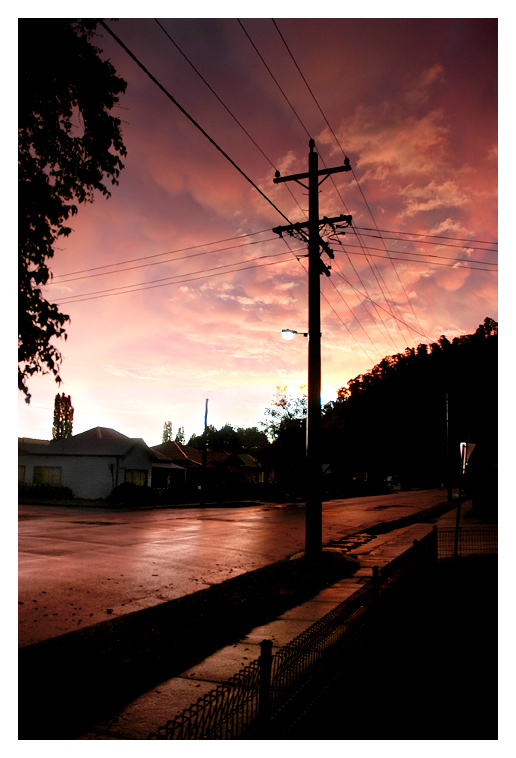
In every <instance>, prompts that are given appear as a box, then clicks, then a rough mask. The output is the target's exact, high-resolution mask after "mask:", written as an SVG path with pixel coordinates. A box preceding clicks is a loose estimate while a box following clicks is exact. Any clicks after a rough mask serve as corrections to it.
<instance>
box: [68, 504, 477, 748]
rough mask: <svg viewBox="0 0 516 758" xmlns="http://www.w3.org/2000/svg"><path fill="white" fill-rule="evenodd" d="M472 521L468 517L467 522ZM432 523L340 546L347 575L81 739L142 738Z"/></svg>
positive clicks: (306, 623)
mask: <svg viewBox="0 0 516 758" xmlns="http://www.w3.org/2000/svg"><path fill="white" fill-rule="evenodd" d="M470 511H471V504H470V503H467V504H465V505H464V506H463V507H462V511H461V519H462V518H464V517H467V516H468V514H469V513H470ZM455 519H456V510H455V509H454V510H452V511H450V512H449V513H448V514H446V515H445V516H442V517H441V518H440V519H438V521H437V523H438V525H439V526H455ZM474 523H475V521H474V520H472V519H471V518H468V525H469V524H474ZM432 526H433V524H414V525H412V526H408V527H405V528H402V529H396V530H394V531H392V532H389V533H386V534H383V535H379V536H377V537H374V538H372V539H367V535H364V539H363V541H362V542H361V543H360V542H359V541H357V542H359V544H355V546H353V545H349V546H348V547H346V545H345V543H344V542H343V547H342V549H343V550H345V552H346V554H348V555H352V556H354V557H355V558H356V559H357V560H358V561H359V565H360V568H359V569H358V570H357V572H356V573H355V574H354V575H353V576H352V577H350V578H347V579H342V580H341V581H339V582H337V583H336V584H334V585H332V586H331V587H328V588H326V589H324V590H322V591H321V592H319V594H318V595H316V596H315V597H314V598H312V599H311V600H310V601H308V602H306V603H303V605H300V606H298V607H296V608H292V609H290V610H289V611H287V612H286V613H284V614H282V615H281V616H280V617H279V618H277V619H275V620H274V621H271V622H269V623H268V624H265V625H263V626H259V627H256V628H255V629H252V630H251V631H250V632H249V633H248V634H247V635H246V636H245V637H244V638H242V639H241V640H239V641H238V642H236V643H235V644H233V645H230V646H228V647H225V648H223V649H221V650H219V651H218V652H216V653H214V654H213V655H211V656H209V657H208V658H206V659H205V660H203V661H202V662H201V663H199V664H197V665H196V666H194V667H192V668H190V669H188V670H187V671H185V672H183V673H182V674H181V675H180V676H177V677H174V678H173V679H170V680H168V681H165V682H163V683H162V684H160V685H159V687H156V688H154V689H152V690H151V691H149V692H147V693H145V694H143V695H141V696H140V697H138V698H137V699H136V700H134V701H133V702H132V703H129V704H128V705H127V706H125V707H124V708H123V709H121V710H120V711H119V712H118V713H117V714H116V715H115V716H114V717H113V718H111V719H110V720H109V721H105V722H102V723H99V724H97V725H96V726H95V728H94V729H92V731H90V732H88V733H86V734H83V735H82V736H81V737H79V738H78V739H81V740H145V739H147V736H148V735H149V733H150V732H153V731H155V730H156V729H157V728H158V727H160V726H163V725H164V724H165V723H166V722H167V721H168V720H170V719H172V718H173V717H174V716H175V715H176V714H177V713H180V712H181V711H182V710H183V709H184V708H187V707H188V706H190V705H192V704H193V703H194V702H195V701H196V700H197V699H198V698H199V697H202V696H203V695H205V694H206V693H208V692H210V691H211V690H213V689H215V687H216V686H217V685H218V684H219V683H221V682H224V681H226V680H227V679H228V678H229V677H230V676H232V675H233V674H235V673H236V672H237V671H238V670H239V669H240V668H241V667H242V666H246V665H248V664H249V662H250V661H252V660H255V659H257V658H258V657H259V655H260V642H261V641H262V640H264V639H270V640H272V643H273V653H274V652H275V649H278V648H280V647H282V646H283V645H286V644H287V643H288V642H290V641H291V640H293V639H294V638H295V637H297V636H298V635H299V634H301V633H302V632H303V631H305V629H308V627H310V626H311V625H312V624H314V623H315V622H316V621H318V620H319V619H320V618H322V617H323V616H325V615H326V614H327V613H328V612H329V611H331V610H332V609H333V608H335V607H336V606H337V605H339V604H340V603H341V602H343V601H344V600H346V599H347V598H348V597H349V596H350V595H352V594H353V593H354V592H356V590H357V589H359V588H360V587H361V586H362V585H363V584H364V583H365V582H366V581H368V580H369V579H370V578H371V576H372V567H373V566H379V567H382V566H384V565H386V564H387V563H389V562H390V561H391V560H393V559H394V558H396V557H397V556H398V555H401V553H403V552H405V550H407V549H408V548H409V547H411V545H412V544H413V541H414V540H415V539H417V540H419V539H422V538H423V537H424V536H426V535H427V534H428V533H429V532H430V531H431V529H432Z"/></svg>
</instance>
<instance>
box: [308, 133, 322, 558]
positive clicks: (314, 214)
mask: <svg viewBox="0 0 516 758" xmlns="http://www.w3.org/2000/svg"><path fill="white" fill-rule="evenodd" d="M314 146H315V143H314V141H313V140H310V153H309V156H308V234H309V236H308V414H307V419H306V456H307V472H308V484H307V498H306V544H305V551H306V555H307V557H309V558H313V557H316V556H317V555H319V554H320V553H321V551H322V493H321V479H322V472H321V460H320V455H321V452H320V451H321V295H320V286H321V283H320V277H321V266H320V257H319V179H318V170H319V156H318V154H317V153H316V152H315V150H314Z"/></svg>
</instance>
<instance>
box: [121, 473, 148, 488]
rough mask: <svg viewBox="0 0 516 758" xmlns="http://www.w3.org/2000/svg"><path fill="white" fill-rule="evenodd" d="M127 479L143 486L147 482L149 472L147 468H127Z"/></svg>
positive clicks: (131, 482)
mask: <svg viewBox="0 0 516 758" xmlns="http://www.w3.org/2000/svg"><path fill="white" fill-rule="evenodd" d="M125 481H126V482H129V483H130V484H138V485H140V487H143V486H144V485H145V484H147V472H146V471H145V469H126V472H125Z"/></svg>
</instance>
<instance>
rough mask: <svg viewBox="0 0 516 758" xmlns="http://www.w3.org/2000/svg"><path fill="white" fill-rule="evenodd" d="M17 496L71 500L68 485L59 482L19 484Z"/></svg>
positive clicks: (70, 491) (30, 498)
mask: <svg viewBox="0 0 516 758" xmlns="http://www.w3.org/2000/svg"><path fill="white" fill-rule="evenodd" d="M18 498H19V499H22V498H24V499H28V500H73V492H72V490H71V489H70V488H69V487H62V486H61V485H60V484H20V485H19V486H18Z"/></svg>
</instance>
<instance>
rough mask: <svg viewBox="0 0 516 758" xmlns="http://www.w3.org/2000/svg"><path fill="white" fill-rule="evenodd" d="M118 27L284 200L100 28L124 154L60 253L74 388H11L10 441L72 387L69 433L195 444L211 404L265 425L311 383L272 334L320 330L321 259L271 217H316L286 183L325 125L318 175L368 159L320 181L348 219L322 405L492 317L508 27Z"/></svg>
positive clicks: (216, 420)
mask: <svg viewBox="0 0 516 758" xmlns="http://www.w3.org/2000/svg"><path fill="white" fill-rule="evenodd" d="M486 10H488V8H487V9H486ZM106 21H107V23H108V25H109V26H110V28H111V29H112V30H113V31H114V32H115V34H116V35H118V36H119V37H120V39H121V40H122V41H123V43H124V44H125V45H127V47H128V48H129V49H130V50H131V52H132V53H133V54H134V55H135V56H136V57H137V58H138V60H139V61H140V62H141V63H142V64H143V65H144V66H145V67H146V68H147V69H148V70H149V71H150V73H151V74H152V75H153V76H154V77H155V78H156V79H157V80H158V81H159V82H160V83H161V85H162V86H163V87H164V88H165V89H166V90H167V91H168V92H169V93H170V95H171V96H172V97H173V98H175V100H176V101H178V103H179V104H180V105H181V106H182V108H184V110H185V111H187V112H188V114H189V115H190V116H191V117H192V118H193V119H195V121H196V122H197V123H198V124H199V125H200V126H201V127H202V128H203V129H204V130H205V132H207V133H208V134H209V136H210V137H211V139H212V140H213V141H214V142H215V143H216V144H217V145H218V146H219V147H220V148H221V149H222V150H223V151H224V152H225V153H227V155H228V156H229V157H230V158H231V159H232V161H233V162H234V163H235V164H236V165H237V166H238V168H240V169H241V171H242V172H243V173H244V174H245V175H246V176H247V177H248V178H249V179H251V180H252V182H254V184H256V185H257V186H258V187H259V188H260V190H261V191H262V192H263V194H264V195H266V197H267V198H268V199H269V200H270V201H271V202H268V201H267V200H266V199H265V198H264V197H263V196H262V195H260V194H259V192H258V191H257V190H256V189H255V187H253V186H252V184H251V183H250V182H249V181H248V180H247V179H246V178H245V177H244V176H243V175H242V174H241V173H239V171H238V170H237V169H236V168H235V167H234V166H233V165H232V164H231V163H230V162H229V161H228V160H227V158H226V157H224V155H223V154H222V153H221V152H219V151H218V150H217V149H216V147H215V146H214V145H213V144H212V143H210V142H209V141H208V139H207V138H206V137H205V136H204V135H203V134H202V133H201V132H200V131H199V130H198V129H197V128H196V127H195V125H194V124H193V123H192V122H191V121H190V120H189V119H188V118H187V117H186V116H185V115H184V114H183V113H182V112H181V111H180V110H179V109H178V108H177V106H176V105H174V104H173V103H172V102H171V101H170V100H169V99H168V98H167V97H166V95H165V94H164V93H163V92H162V91H161V90H160V89H159V88H158V86H156V84H155V83H154V82H153V81H152V80H151V79H150V78H149V77H148V76H147V75H146V74H145V73H144V71H142V70H141V68H139V67H138V65H137V64H136V63H135V62H134V61H133V60H132V59H131V58H130V57H129V55H128V54H127V52H126V51H124V50H123V49H122V48H121V47H120V45H119V44H118V43H117V42H116V41H115V40H114V39H113V38H112V37H111V36H110V35H109V34H108V33H107V32H106V31H105V30H102V29H100V28H99V30H98V32H99V35H98V37H97V39H96V44H97V45H98V46H99V47H100V48H101V49H102V50H103V57H105V58H109V59H110V60H111V62H112V63H113V65H114V66H115V68H116V70H117V72H118V73H119V75H120V76H122V77H123V78H124V79H125V80H126V81H127V91H126V93H125V95H123V96H122V98H121V101H120V104H119V107H118V108H117V109H116V114H117V115H118V116H119V117H120V118H121V119H122V122H123V137H124V142H125V145H126V147H127V153H128V154H127V158H126V159H125V168H124V170H123V172H122V174H121V177H120V184H119V186H118V187H114V188H113V191H112V196H111V198H110V199H109V200H105V199H104V198H102V197H101V196H98V197H97V198H96V200H95V202H94V203H93V204H90V205H87V206H82V207H80V209H79V213H78V214H77V216H76V217H75V218H74V219H73V220H72V222H71V226H72V227H73V230H74V231H73V233H72V234H71V235H70V236H69V237H68V238H67V239H63V241H61V242H60V243H59V246H58V248H57V249H56V251H55V256H54V259H53V261H52V262H51V269H52V271H53V274H54V279H53V282H52V283H51V284H50V285H49V286H48V287H47V288H46V290H45V295H46V297H47V298H48V299H49V300H50V301H51V302H57V303H59V304H60V308H61V310H62V311H63V312H64V313H67V314H69V315H70V318H71V322H70V324H69V326H68V328H67V332H68V339H67V341H66V342H64V341H62V340H60V341H58V342H57V343H56V345H57V346H58V347H59V349H60V350H61V352H62V354H63V358H64V360H63V364H62V368H61V376H62V378H63V383H62V385H61V386H60V387H58V386H57V385H56V384H55V383H54V381H53V379H52V378H51V377H50V376H43V377H36V378H32V379H31V380H30V382H29V390H30V392H31V394H32V400H31V403H30V405H26V403H25V402H24V398H23V396H22V394H21V393H19V397H18V406H19V408H18V419H19V425H18V434H19V436H25V437H34V438H41V439H50V437H51V433H52V416H53V406H54V397H55V395H56V393H57V392H65V393H66V394H67V395H70V396H71V399H72V405H73V407H74V409H75V416H74V425H73V431H74V433H75V434H77V433H79V432H82V431H85V430H87V429H90V428H92V427H95V426H104V427H111V428H114V429H116V430H118V431H120V432H122V433H123V434H126V435H128V436H129V437H142V438H143V439H144V440H145V442H147V444H149V445H156V444H159V443H160V442H161V436H162V431H163V424H164V422H165V421H168V420H170V421H171V422H172V427H173V435H174V436H175V434H176V433H177V430H178V428H179V427H181V426H182V427H184V430H185V435H186V439H187V440H188V439H189V437H190V435H191V434H192V433H194V432H195V433H196V434H200V433H201V432H202V428H203V424H204V407H205V400H206V399H209V414H208V423H210V424H213V425H214V426H216V427H217V428H219V427H220V426H222V425H223V424H224V423H226V422H229V423H230V424H232V425H233V426H235V427H236V426H257V425H259V423H260V421H261V420H263V412H264V409H265V408H266V407H267V406H268V405H269V404H270V402H271V400H272V398H273V396H274V394H275V388H276V386H277V385H282V386H284V385H286V386H288V391H289V392H290V393H292V394H296V393H297V392H299V388H300V387H301V386H302V385H304V384H306V381H307V342H306V339H305V338H304V337H302V336H298V337H296V338H294V339H293V340H292V341H291V342H285V341H284V340H282V339H281V330H282V329H284V328H287V327H288V328H292V329H295V330H298V331H306V329H307V276H306V267H307V262H306V260H305V259H304V258H303V257H302V256H303V255H305V254H306V252H307V251H306V247H305V246H303V244H302V243H300V242H299V241H297V240H295V239H287V240H285V239H283V240H282V239H280V238H279V237H278V235H276V234H274V233H273V232H272V228H273V227H276V226H278V225H283V224H285V223H287V222H286V221H285V218H284V217H283V216H282V215H280V213H279V212H278V210H277V209H279V210H280V211H281V213H282V214H284V216H286V217H287V218H288V219H289V220H290V221H291V222H297V221H305V220H306V217H307V216H306V213H307V208H308V198H307V193H306V190H305V188H304V187H302V186H300V185H299V184H296V183H293V182H290V183H288V184H287V183H285V184H274V183H273V178H274V173H275V170H276V169H278V170H279V171H280V172H281V174H282V175H288V174H294V173H299V172H304V171H306V170H307V161H308V152H309V146H308V145H309V139H310V138H311V137H312V138H313V139H314V140H315V143H316V150H317V152H318V153H319V156H320V167H321V168H323V167H324V166H327V167H333V166H339V165H342V164H343V162H344V157H345V156H347V157H349V160H350V163H351V166H352V169H353V171H349V172H346V173H340V174H335V175H334V177H333V178H332V179H327V180H326V181H325V182H324V183H323V184H322V185H321V187H320V211H321V217H322V216H323V215H326V216H336V215H339V214H341V213H344V214H351V215H352V217H353V228H352V229H348V230H347V232H346V235H345V236H339V237H335V238H334V239H329V240H328V242H329V244H330V245H331V246H332V248H333V250H334V251H335V260H334V261H333V262H332V271H331V277H329V278H328V277H326V276H322V277H321V318H322V334H323V336H322V384H323V391H322V400H323V402H326V401H328V400H333V399H335V397H336V391H337V389H338V388H339V387H342V386H345V385H346V383H347V382H348V380H350V379H352V378H354V377H356V376H357V375H358V374H360V373H364V372H366V371H368V370H369V369H371V368H372V367H373V366H374V365H375V364H377V363H379V361H380V360H381V359H382V358H383V357H384V356H386V355H392V354H394V353H398V352H403V351H404V350H405V348H406V347H407V346H409V347H416V346H417V345H419V344H420V343H426V344H430V343H431V342H434V341H437V340H438V339H439V337H440V336H441V335H443V334H445V335H446V336H447V337H448V338H450V339H451V338H453V337H455V336H458V335H461V334H468V333H471V332H474V331H475V329H476V328H477V326H478V325H479V324H480V323H482V322H483V321H484V318H485V317H486V316H488V317H490V318H493V319H495V320H498V276H497V262H498V255H497V249H498V246H497V240H498V229H497V184H498V178H497V130H498V121H497V108H498V104H497V87H498V84H497V58H498V51H497V21H496V19H464V18H455V19H410V18H409V19H405V18H397V19H353V18H352V19H343V18H332V19H328V18H323V19H309V18H301V19H299V18H276V19H275V20H274V21H275V23H274V22H273V20H271V19H270V18H241V19H240V22H239V21H238V20H237V19H236V18H231V17H227V18H223V19H217V18H215V19H214V18H211V19H203V18H197V19H185V18H181V19H167V18H160V19H158V21H159V24H158V23H157V21H156V20H155V19H150V18H148V19H137V18H132V19H120V20H118V21H110V20H108V19H107V20H106ZM160 25H161V26H160ZM162 27H163V28H162ZM167 34H168V35H169V36H167ZM174 43H175V44H174ZM178 48H179V49H178ZM296 64H297V65H296ZM199 74H200V75H201V76H202V78H201V76H199ZM203 79H204V81H203ZM208 85H209V86H208ZM210 88H211V89H210ZM274 206H276V208H275V207H274ZM325 260H326V262H327V263H328V262H329V261H328V259H327V258H326V257H325Z"/></svg>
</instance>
